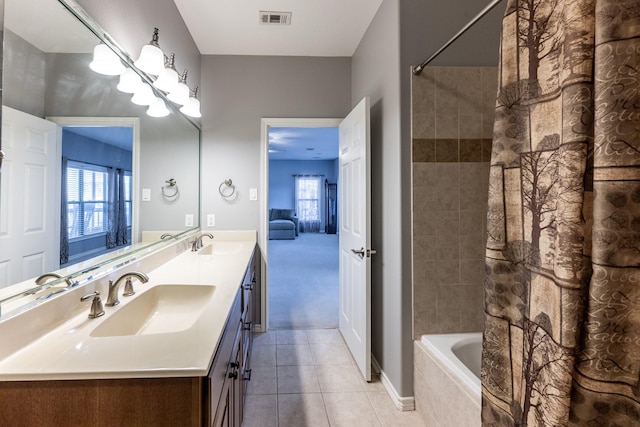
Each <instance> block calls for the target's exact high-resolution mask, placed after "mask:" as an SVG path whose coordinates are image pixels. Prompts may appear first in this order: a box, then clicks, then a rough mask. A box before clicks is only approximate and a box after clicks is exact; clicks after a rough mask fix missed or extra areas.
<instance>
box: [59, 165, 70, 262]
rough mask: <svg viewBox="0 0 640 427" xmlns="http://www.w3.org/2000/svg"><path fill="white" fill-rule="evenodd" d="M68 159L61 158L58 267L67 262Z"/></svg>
mask: <svg viewBox="0 0 640 427" xmlns="http://www.w3.org/2000/svg"><path fill="white" fill-rule="evenodd" d="M68 163H69V159H68V158H66V157H62V177H61V183H60V185H61V195H60V265H63V264H66V263H68V262H69V218H68V214H69V212H68V209H67V199H68V197H67V166H68Z"/></svg>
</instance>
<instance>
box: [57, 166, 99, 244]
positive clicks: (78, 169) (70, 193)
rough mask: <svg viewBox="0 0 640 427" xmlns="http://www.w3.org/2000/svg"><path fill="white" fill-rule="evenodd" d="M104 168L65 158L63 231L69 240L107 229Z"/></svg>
mask: <svg viewBox="0 0 640 427" xmlns="http://www.w3.org/2000/svg"><path fill="white" fill-rule="evenodd" d="M107 179H108V170H107V168H106V167H103V166H98V165H91V164H88V163H82V162H74V161H69V164H68V166H67V218H68V220H67V221H68V222H67V230H68V231H67V232H68V235H69V240H70V241H71V240H72V239H75V238H79V237H83V236H88V235H91V234H97V233H105V232H106V231H107V224H106V218H107V201H108V200H107V199H108V197H107Z"/></svg>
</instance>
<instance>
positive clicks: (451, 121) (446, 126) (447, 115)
mask: <svg viewBox="0 0 640 427" xmlns="http://www.w3.org/2000/svg"><path fill="white" fill-rule="evenodd" d="M458 118H459V115H458V113H457V112H456V111H442V112H439V113H437V114H436V121H435V123H436V135H435V137H436V139H458ZM436 155H437V151H436Z"/></svg>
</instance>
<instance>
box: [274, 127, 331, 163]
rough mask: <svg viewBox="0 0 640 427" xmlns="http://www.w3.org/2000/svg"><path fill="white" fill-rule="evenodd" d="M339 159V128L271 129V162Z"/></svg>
mask: <svg viewBox="0 0 640 427" xmlns="http://www.w3.org/2000/svg"><path fill="white" fill-rule="evenodd" d="M337 158H338V128H326V127H321V128H311V127H310V128H300V127H269V160H332V159H337Z"/></svg>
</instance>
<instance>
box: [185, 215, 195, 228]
mask: <svg viewBox="0 0 640 427" xmlns="http://www.w3.org/2000/svg"><path fill="white" fill-rule="evenodd" d="M184 226H185V227H193V214H186V215H185V216H184Z"/></svg>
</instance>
